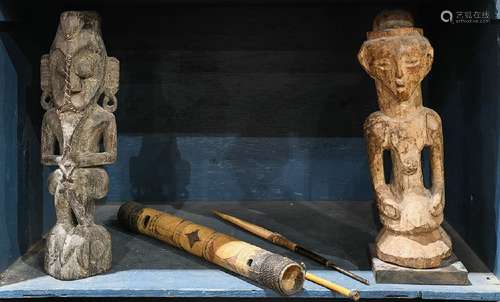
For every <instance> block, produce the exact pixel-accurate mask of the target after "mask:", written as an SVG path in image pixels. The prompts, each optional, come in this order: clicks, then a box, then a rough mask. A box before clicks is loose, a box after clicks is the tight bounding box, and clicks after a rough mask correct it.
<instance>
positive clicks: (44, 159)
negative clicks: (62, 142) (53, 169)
mask: <svg viewBox="0 0 500 302" xmlns="http://www.w3.org/2000/svg"><path fill="white" fill-rule="evenodd" d="M55 143H56V136H55V135H54V132H53V131H52V129H50V126H49V123H48V122H47V114H46V115H45V116H44V118H43V121H42V141H41V153H42V154H41V155H42V156H41V163H42V164H43V165H46V166H57V165H58V160H59V158H60V156H59V155H56V154H54V151H55Z"/></svg>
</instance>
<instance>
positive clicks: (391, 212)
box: [380, 198, 400, 220]
mask: <svg viewBox="0 0 500 302" xmlns="http://www.w3.org/2000/svg"><path fill="white" fill-rule="evenodd" d="M380 210H381V211H382V213H383V214H384V215H385V216H387V217H389V218H391V219H394V220H396V219H399V217H400V208H399V204H398V203H397V202H396V201H395V200H394V199H392V198H387V199H384V200H382V201H381V202H380Z"/></svg>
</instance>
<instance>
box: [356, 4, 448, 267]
mask: <svg viewBox="0 0 500 302" xmlns="http://www.w3.org/2000/svg"><path fill="white" fill-rule="evenodd" d="M433 57H434V51H433V48H432V46H431V44H430V43H429V41H428V40H427V39H426V38H425V37H424V36H423V31H422V29H420V28H416V27H414V25H413V19H412V17H411V15H410V14H409V13H407V12H405V11H385V12H382V13H381V14H379V15H378V16H377V17H376V18H375V20H374V22H373V31H371V32H368V34H367V41H365V42H364V43H363V46H362V47H361V50H360V51H359V53H358V59H359V62H360V63H361V65H362V66H363V68H364V69H365V70H366V72H367V73H368V74H369V75H370V76H371V77H372V78H373V79H374V80H375V86H376V89H377V95H378V104H379V107H380V111H377V112H374V113H372V114H371V115H370V116H369V117H368V118H367V119H366V121H365V124H364V131H365V137H366V141H367V145H368V155H369V164H370V171H371V176H372V182H373V187H374V190H375V199H376V202H377V205H378V209H379V214H380V220H381V222H382V225H383V228H382V230H381V232H380V233H379V235H378V237H377V239H376V256H377V257H378V258H380V259H381V260H383V261H386V262H390V263H394V264H397V265H400V266H404V267H410V268H433V267H437V266H439V265H440V264H441V263H442V261H443V260H444V259H446V258H447V257H449V256H450V255H451V241H450V238H449V237H448V235H447V234H446V232H445V231H444V230H443V229H442V228H441V223H442V222H443V208H444V167H443V133H442V127H441V119H440V117H439V115H438V114H437V113H436V112H435V111H433V110H431V109H429V108H426V107H424V106H423V105H422V91H421V82H422V80H423V78H424V77H425V76H426V75H427V73H428V72H429V71H430V69H431V65H432V60H433ZM426 147H428V148H429V151H430V170H431V186H430V188H426V187H425V185H424V177H423V173H422V151H423V149H424V148H426ZM385 150H388V151H389V152H390V155H391V161H392V173H391V179H390V181H389V182H386V180H385V176H384V164H383V161H384V159H383V158H384V157H383V153H384V151H385Z"/></svg>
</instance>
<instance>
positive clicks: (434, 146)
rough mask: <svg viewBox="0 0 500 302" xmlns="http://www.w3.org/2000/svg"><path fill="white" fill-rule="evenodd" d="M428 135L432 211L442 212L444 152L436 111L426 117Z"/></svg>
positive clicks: (439, 121) (441, 132) (439, 122)
mask: <svg viewBox="0 0 500 302" xmlns="http://www.w3.org/2000/svg"><path fill="white" fill-rule="evenodd" d="M427 125H428V128H429V129H428V130H429V131H430V132H431V137H430V146H429V148H430V164H431V182H432V188H431V194H432V199H433V207H434V213H435V214H436V215H438V214H440V213H441V212H442V209H443V207H444V154H443V153H444V152H443V130H442V127H441V120H440V118H439V116H438V115H437V113H436V114H435V115H429V116H428V118H427Z"/></svg>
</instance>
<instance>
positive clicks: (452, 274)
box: [370, 245, 470, 285]
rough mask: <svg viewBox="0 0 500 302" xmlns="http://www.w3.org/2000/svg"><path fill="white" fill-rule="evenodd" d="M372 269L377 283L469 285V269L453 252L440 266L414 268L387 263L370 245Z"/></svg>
mask: <svg viewBox="0 0 500 302" xmlns="http://www.w3.org/2000/svg"><path fill="white" fill-rule="evenodd" d="M370 252H371V254H372V271H373V274H374V277H375V281H376V282H377V283H393V284H426V285H469V284H470V282H469V278H468V271H467V268H465V266H464V265H463V263H462V262H461V261H460V260H459V259H458V258H457V257H456V256H455V254H452V255H451V256H450V258H448V259H447V260H446V261H445V262H443V264H442V265H441V266H440V267H438V268H432V269H413V268H407V267H402V266H399V265H395V264H392V263H387V262H384V261H382V260H380V259H379V258H377V257H376V256H375V247H374V246H373V245H372V246H370Z"/></svg>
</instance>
